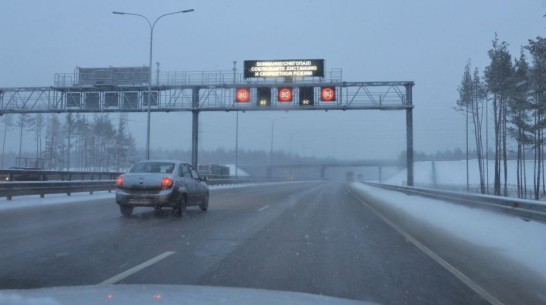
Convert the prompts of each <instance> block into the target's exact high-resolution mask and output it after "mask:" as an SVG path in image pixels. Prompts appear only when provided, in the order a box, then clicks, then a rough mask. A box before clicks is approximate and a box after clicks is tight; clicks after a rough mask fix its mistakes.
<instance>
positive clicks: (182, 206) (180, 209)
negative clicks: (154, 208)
mask: <svg viewBox="0 0 546 305" xmlns="http://www.w3.org/2000/svg"><path fill="white" fill-rule="evenodd" d="M186 203H187V198H186V196H184V195H182V197H181V198H180V200H179V201H178V205H177V206H176V208H174V214H175V215H176V216H182V215H184V213H186Z"/></svg>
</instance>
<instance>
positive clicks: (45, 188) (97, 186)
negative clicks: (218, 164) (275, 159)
mask: <svg viewBox="0 0 546 305" xmlns="http://www.w3.org/2000/svg"><path fill="white" fill-rule="evenodd" d="M278 181H284V179H282V180H280V179H270V178H248V177H245V178H239V177H231V178H228V177H225V178H218V179H210V180H209V181H207V184H208V185H222V184H244V183H255V182H278ZM115 188H116V181H115V180H92V181H24V182H16V181H10V182H4V183H0V197H6V198H7V200H11V199H12V197H14V196H24V195H40V197H41V198H43V197H44V196H45V195H46V194H63V193H66V194H67V195H69V196H70V194H71V193H77V192H89V193H90V194H92V193H93V192H94V191H108V192H111V191H112V190H114V189H115Z"/></svg>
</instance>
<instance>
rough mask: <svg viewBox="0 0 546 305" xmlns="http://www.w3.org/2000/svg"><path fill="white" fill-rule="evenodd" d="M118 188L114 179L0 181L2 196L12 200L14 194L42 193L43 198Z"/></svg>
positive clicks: (0, 195)
mask: <svg viewBox="0 0 546 305" xmlns="http://www.w3.org/2000/svg"><path fill="white" fill-rule="evenodd" d="M115 188H116V182H115V181H114V180H94V181H54V182H49V181H36V182H6V183H0V197H6V198H7V199H8V200H11V199H12V197H13V196H23V195H40V197H41V198H43V197H44V196H45V195H46V194H63V193H66V194H67V195H68V196H70V194H72V193H78V192H89V193H90V194H93V192H94V191H109V192H111V191H112V190H113V189H115Z"/></svg>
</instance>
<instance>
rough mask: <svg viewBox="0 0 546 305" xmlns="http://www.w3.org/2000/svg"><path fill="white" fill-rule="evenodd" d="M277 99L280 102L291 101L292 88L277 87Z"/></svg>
mask: <svg viewBox="0 0 546 305" xmlns="http://www.w3.org/2000/svg"><path fill="white" fill-rule="evenodd" d="M279 101H281V102H291V101H292V89H290V88H282V89H279Z"/></svg>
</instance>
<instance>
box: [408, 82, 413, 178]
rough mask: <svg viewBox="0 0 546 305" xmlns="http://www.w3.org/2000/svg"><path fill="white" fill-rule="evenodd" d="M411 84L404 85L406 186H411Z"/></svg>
mask: <svg viewBox="0 0 546 305" xmlns="http://www.w3.org/2000/svg"><path fill="white" fill-rule="evenodd" d="M412 88H413V83H410V84H406V105H407V106H408V108H406V168H407V172H408V177H407V178H408V186H413V96H412Z"/></svg>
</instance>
